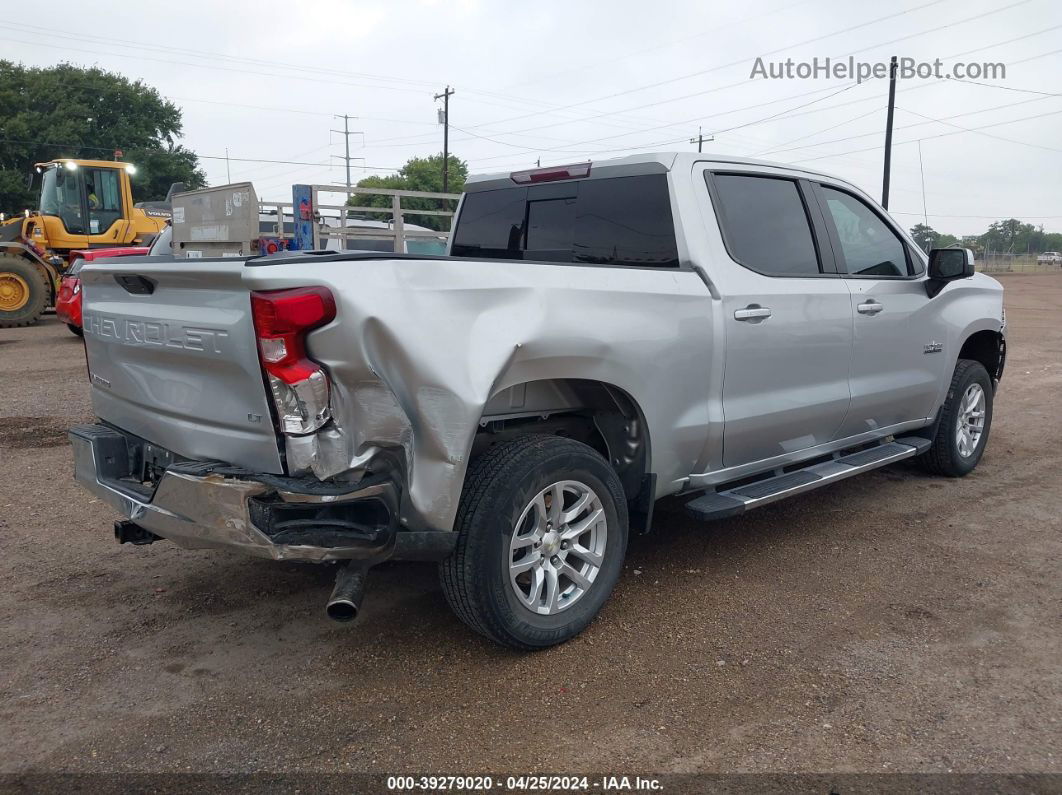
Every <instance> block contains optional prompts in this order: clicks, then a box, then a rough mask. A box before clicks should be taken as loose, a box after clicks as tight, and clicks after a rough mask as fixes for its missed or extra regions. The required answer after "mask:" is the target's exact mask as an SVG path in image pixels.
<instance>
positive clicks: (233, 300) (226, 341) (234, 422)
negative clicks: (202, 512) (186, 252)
mask: <svg viewBox="0 0 1062 795" xmlns="http://www.w3.org/2000/svg"><path fill="white" fill-rule="evenodd" d="M243 267H244V265H243V260H242V259H234V258H225V259H198V260H197V259H185V260H178V261H175V260H173V259H171V258H169V257H143V258H140V257H138V258H135V259H126V260H112V261H107V260H103V261H99V262H93V263H88V264H86V265H85V266H84V268H83V269H82V271H81V282H82V301H83V305H82V307H83V314H84V328H85V349H86V354H87V356H88V367H89V376H90V380H91V383H92V406H93V409H94V410H95V413H96V415H97V416H98V417H99V418H100V419H102V420H104V421H106V422H109V423H111V424H113V425H116V426H118V427H119V428H121V429H123V430H126V431H129V432H131V433H134V434H136V435H137V436H141V437H143V438H144V439H147V440H148V441H150V442H152V443H154V444H156V445H159V446H161V447H164V448H166V449H167V450H171V451H172V452H174V453H177V454H178V455H181V456H185V457H188V458H195V459H203V460H217V461H225V462H227V463H230V464H236V465H239V466H243V467H246V468H248V469H251V470H252V471H255V472H267V473H282V472H283V464H282V462H281V458H280V452H279V449H278V446H277V437H276V433H275V431H274V428H273V421H272V417H271V414H270V404H269V402H268V397H267V395H266V390H265V382H264V380H263V376H262V370H261V365H260V363H259V359H258V348H257V341H256V338H255V332H254V324H253V322H252V320H251V301H250V292H249V291H248V289H247V288H246V287H245V286H244V285H243V281H242V275H243Z"/></svg>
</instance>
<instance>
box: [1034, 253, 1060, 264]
mask: <svg viewBox="0 0 1062 795" xmlns="http://www.w3.org/2000/svg"><path fill="white" fill-rule="evenodd" d="M1036 261H1037V262H1038V263H1040V264H1041V265H1042V264H1047V265H1062V253H1060V252H1058V251H1045V252H1044V253H1043V254H1041V255H1040V256H1039V257H1037V258H1036Z"/></svg>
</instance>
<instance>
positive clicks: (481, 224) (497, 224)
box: [450, 188, 527, 259]
mask: <svg viewBox="0 0 1062 795" xmlns="http://www.w3.org/2000/svg"><path fill="white" fill-rule="evenodd" d="M526 211H527V189H526V188H503V189H501V190H485V191H480V192H478V193H469V194H468V195H467V196H465V201H464V203H463V204H462V205H461V216H460V217H459V218H458V224H457V228H456V229H455V230H454V242H453V245H452V246H451V247H450V254H451V255H453V256H455V257H498V258H501V259H523V251H522V249H523V238H524V214H525V213H526Z"/></svg>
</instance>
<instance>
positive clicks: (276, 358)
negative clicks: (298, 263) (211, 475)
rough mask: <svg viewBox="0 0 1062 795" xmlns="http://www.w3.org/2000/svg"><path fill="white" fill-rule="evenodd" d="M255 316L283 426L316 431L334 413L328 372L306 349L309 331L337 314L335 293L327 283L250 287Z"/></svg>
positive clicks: (289, 431) (261, 355)
mask: <svg viewBox="0 0 1062 795" xmlns="http://www.w3.org/2000/svg"><path fill="white" fill-rule="evenodd" d="M251 315H252V317H253V318H254V328H255V333H256V335H257V337H258V354H259V358H260V359H261V361H262V367H263V369H264V370H265V372H266V377H267V380H268V381H269V388H270V391H271V392H272V393H273V402H274V403H275V404H276V407H277V415H278V418H279V420H280V429H281V430H282V431H283V432H284V433H287V434H304V433H312V432H313V431H316V430H317V429H318V428H320V427H321V426H322V425H324V424H325V423H326V422H328V420H329V418H330V417H331V412H330V410H329V404H328V401H329V385H328V374H327V373H326V372H325V370H324V368H323V367H321V365H319V364H318V363H317V362H315V361H314V360H313V359H311V358H310V357H309V354H308V353H307V352H306V335H307V334H308V333H309V332H311V331H313V330H314V329H316V328H320V327H321V326H324V325H326V324H328V323H330V322H332V320H334V319H335V316H336V302H335V299H334V298H333V297H332V293H330V292H329V291H328V290H327V289H326V288H324V287H295V288H293V289H289V290H266V291H261V292H252V293H251Z"/></svg>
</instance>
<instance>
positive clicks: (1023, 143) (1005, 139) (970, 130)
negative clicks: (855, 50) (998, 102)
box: [896, 103, 1062, 152]
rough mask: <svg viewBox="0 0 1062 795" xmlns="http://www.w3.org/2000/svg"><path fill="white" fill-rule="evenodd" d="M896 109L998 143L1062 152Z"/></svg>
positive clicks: (1054, 148)
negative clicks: (992, 139)
mask: <svg viewBox="0 0 1062 795" xmlns="http://www.w3.org/2000/svg"><path fill="white" fill-rule="evenodd" d="M1015 104H1019V103H1015ZM896 109H897V110H902V111H903V112H904V113H910V114H912V115H914V116H919V117H920V118H923V119H926V120H927V121H931V122H937V123H939V124H946V125H947V126H949V127H955V128H956V129H958V130H962V131H963V132H972V133H977V134H978V135H983V136H985V137H986V138H994V139H995V140H997V141H1006V142H1007V143H1010V144H1020V145H1022V146H1031V147H1033V148H1034V149H1046V150H1047V151H1048V152H1062V149H1059V148H1057V147H1054V146H1044V145H1043V144H1033V143H1029V142H1028V141H1019V140H1017V139H1016V138H1004V137H1003V136H1002V135H993V134H992V133H986V132H983V131H982V130H978V129H976V128H972V127H963V126H962V125H961V124H952V123H951V122H950V121H945V120H944V119H935V118H933V117H932V116H926V115H925V114H924V113H918V112H917V111H914V110H907V109H906V108H901V107H899V106H898V105H897V106H896ZM912 126H913V125H912ZM919 140H921V139H919Z"/></svg>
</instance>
